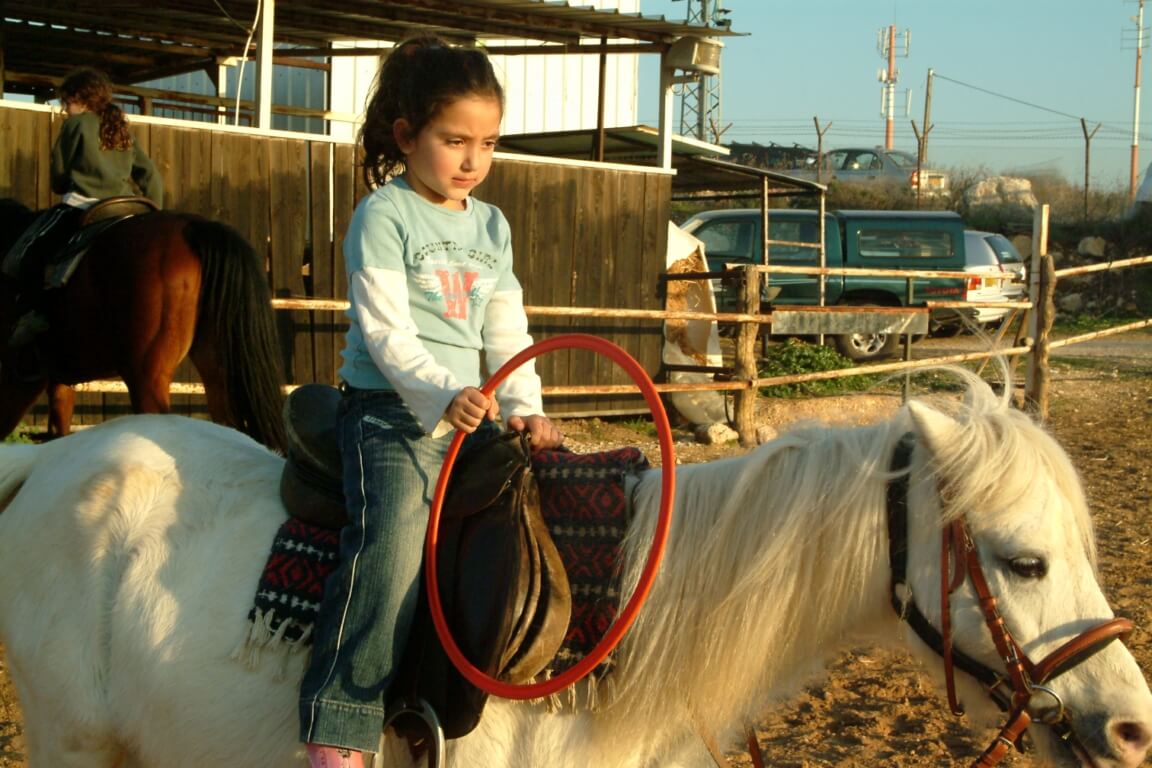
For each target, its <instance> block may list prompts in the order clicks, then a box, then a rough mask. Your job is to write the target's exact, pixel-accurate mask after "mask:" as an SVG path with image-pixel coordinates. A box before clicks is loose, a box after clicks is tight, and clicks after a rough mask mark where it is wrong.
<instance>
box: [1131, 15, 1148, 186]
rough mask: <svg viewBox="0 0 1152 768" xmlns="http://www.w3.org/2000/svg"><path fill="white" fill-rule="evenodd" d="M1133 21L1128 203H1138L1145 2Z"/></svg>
mask: <svg viewBox="0 0 1152 768" xmlns="http://www.w3.org/2000/svg"><path fill="white" fill-rule="evenodd" d="M1138 3H1139V8H1138V10H1137V11H1136V16H1135V18H1133V19H1132V20H1133V21H1135V22H1136V80H1135V90H1134V92H1133V95H1132V158H1131V162H1130V163H1129V165H1130V167H1129V170H1128V202H1129V203H1134V202H1136V185H1137V184H1138V183H1139V182H1138V179H1139V177H1140V59H1141V52H1142V51H1143V49H1144V0H1138Z"/></svg>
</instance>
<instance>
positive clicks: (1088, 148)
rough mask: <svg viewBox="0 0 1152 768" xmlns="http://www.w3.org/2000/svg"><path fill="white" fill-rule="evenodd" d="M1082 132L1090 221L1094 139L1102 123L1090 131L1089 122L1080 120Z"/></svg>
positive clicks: (1085, 217) (1086, 207) (1086, 197)
mask: <svg viewBox="0 0 1152 768" xmlns="http://www.w3.org/2000/svg"><path fill="white" fill-rule="evenodd" d="M1080 130H1081V131H1083V132H1084V221H1088V179H1089V178H1090V173H1089V171H1090V170H1091V168H1092V137H1093V136H1095V135H1096V131H1098V130H1100V123H1096V127H1095V128H1093V129H1092V130H1091V131H1089V130H1088V121H1086V120H1085V119H1084V118H1080Z"/></svg>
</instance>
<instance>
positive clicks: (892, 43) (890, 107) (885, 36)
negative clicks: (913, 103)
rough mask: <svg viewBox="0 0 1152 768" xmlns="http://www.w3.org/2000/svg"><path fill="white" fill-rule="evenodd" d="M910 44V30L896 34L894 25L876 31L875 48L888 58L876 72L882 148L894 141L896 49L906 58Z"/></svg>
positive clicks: (889, 146) (898, 73)
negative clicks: (882, 129) (882, 126)
mask: <svg viewBox="0 0 1152 768" xmlns="http://www.w3.org/2000/svg"><path fill="white" fill-rule="evenodd" d="M911 45H912V32H911V31H910V30H907V29H905V30H904V32H903V33H901V34H899V35H897V34H896V25H895V24H892V25H891V26H889V27H888V28H887V29H881V30H879V31H878V32H877V33H876V50H878V51H879V52H880V56H881V58H884V59H887V60H888V68H887V69H881V70H880V71H879V72H878V73H877V74H876V79H877V80H879V81H880V83H881V86H880V114H881V115H883V116H884V118H885V120H884V148H885V149H893V148H895V141H896V80H897V79H898V78H899V77H900V71H899V70H898V69H896V54H897V49H898V48H899V49H902V51H901V52H900V55H901V56H904V57H905V58H907V56H908V49H909V48H910V47H911Z"/></svg>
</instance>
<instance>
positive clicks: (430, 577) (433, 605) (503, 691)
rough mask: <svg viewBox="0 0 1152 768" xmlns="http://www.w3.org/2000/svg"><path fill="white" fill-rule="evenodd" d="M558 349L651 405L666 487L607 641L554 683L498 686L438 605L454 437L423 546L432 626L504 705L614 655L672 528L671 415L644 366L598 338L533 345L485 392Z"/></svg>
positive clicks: (576, 676) (545, 691)
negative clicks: (599, 367) (582, 358)
mask: <svg viewBox="0 0 1152 768" xmlns="http://www.w3.org/2000/svg"><path fill="white" fill-rule="evenodd" d="M557 349H585V350H589V351H592V352H597V353H599V354H602V355H604V356H605V357H609V358H611V359H612V360H613V361H614V362H615V363H616V364H617V365H619V366H620V367H621V368H623V369H624V371H625V372H626V373H627V374H628V375H629V376H630V377H631V378H632V381H633V382H635V384H636V386H638V387H639V388H640V391H641V393H642V394H643V395H644V400H645V401H646V402H647V403H648V409H649V410H650V411H651V412H652V418H653V421H654V422H655V424H656V433H657V435H658V436H659V438H660V462H661V465H662V469H663V471H662V481H663V482H662V485H661V488H660V513H659V514H660V517H659V520H658V521H657V524H656V531H655V534H654V536H653V538H652V545H651V546H650V547H649V549H648V561H647V562H646V563H645V565H644V571H643V572H642V573H641V574H640V580H639V582H638V583H637V584H636V590H635V591H634V592H633V593H632V597H631V598H630V599H629V600H628V604H627V605H625V606H624V609H623V610H622V611H621V612H620V615H619V616H617V617H616V620H615V621H614V622H613V623H612V626H611V627H609V628H608V631H607V632H606V633H604V637H602V638H601V639H600V642H599V643H597V644H596V646H595V647H594V648H593V649H592V650H591V651H589V652H588V655H587V656H585V657H584V658H583V659H581V660H580V661H578V662H577V663H576V664H574V665H572V666H571V667H570V668H568V669H567V670H565V671H564V672H562V673H560V674H559V675H557V676H556V677H553V678H551V679H549V680H544V681H542V682H539V683H528V684H525V685H513V684H512V683H505V682H503V681H501V680H497V679H496V678H494V677H491V676H489V675H487V674H485V673H484V672H483V671H481V670H480V669H477V668H476V667H475V666H474V665H473V664H472V662H470V661H468V659H467V658H466V657H465V656H464V654H463V652H461V650H460V647H459V646H458V645H456V641H455V640H454V639H453V637H452V632H451V630H450V629H449V628H448V622H447V620H446V619H445V618H444V607H443V605H442V604H441V602H440V583H439V580H438V577H437V575H436V567H435V563H436V545H437V543H438V538H437V536H438V531H439V528H440V511H441V508H442V507H443V504H444V495H445V492H446V491H447V488H448V478H449V477H450V476H451V474H452V466H453V464H455V462H456V455H457V454H458V453H459V452H460V444H461V443H462V442H463V440H464V433H463V432H460V431H457V432H456V436H455V437H454V438H453V439H452V444H451V445H450V446H449V448H448V454H447V456H446V457H445V458H444V466H443V467H442V468H441V470H440V477H439V478H438V479H437V481H436V492H435V494H434V495H433V497H432V509H431V511H430V514H429V519H428V535H427V537H426V538H425V540H424V562H425V564H426V565H425V568H424V576H425V583H426V586H427V589H428V605H429V608H430V609H431V611H432V623H433V624H434V625H435V627H436V634H437V635H438V636H439V637H440V642H441V644H443V646H444V650H445V652H446V653H447V654H448V658H449V659H451V660H452V663H453V664H454V665H455V666H456V668H457V669H458V670H460V674H462V675H463V676H464V677H465V678H466V679H467V680H468V681H469V682H471V683H472V684H473V685H475V686H476V687H478V688H480V689H481V690H483V691H486V692H488V693H490V694H492V695H494V696H501V697H503V698H506V699H533V698H539V697H541V696H549V695H551V694H553V693H556V692H557V691H561V690H563V689H565V688H567V687H568V686H569V685H572V684H573V683H575V682H578V681H579V680H580V679H581V678H583V677H584V676H585V675H587V674H588V673H589V672H591V671H592V670H593V669H595V668H596V666H597V665H598V664H599V663H600V662H601V661H603V660H604V659H605V657H607V656H608V654H609V653H611V652H612V650H613V649H614V648H615V647H616V645H617V644H618V643H619V642H620V640H621V639H623V637H624V633H626V632H627V631H628V629H629V628H630V627H631V626H632V623H633V622H634V621H635V620H636V616H637V615H638V614H639V613H640V608H641V607H642V606H643V605H644V601H645V600H647V599H648V592H649V591H650V590H651V589H652V584H653V582H654V581H655V580H656V572H657V570H658V569H659V567H660V562H661V560H663V558H664V546H665V544H666V543H667V541H668V531H669V528H670V526H671V523H672V502H673V500H674V499H675V495H676V455H675V453H674V451H673V447H672V428H671V426H670V425H669V423H668V415H667V413H665V411H664V404H663V403H662V402H661V401H660V396H659V393H657V391H656V387H655V385H654V384H653V383H652V379H651V378H649V377H648V373H647V372H646V371H645V370H644V369H643V368H641V367H640V364H639V363H637V362H636V360H635V359H633V358H632V356H631V355H629V354H628V353H627V352H625V351H624V350H623V349H621V348H620V347H619V346H617V345H616V344H613V343H612V342H610V341H608V340H606V339H602V338H600V337H599V336H592V335H591V334H586V333H570V334H562V335H560V336H554V337H552V338H550V339H545V340H544V341H540V342H537V343H536V344H533V345H532V346H530V347H528V348H527V349H525V350H524V351H522V352H521V353H520V354H518V355H516V356H515V357H513V358H512V359H511V360H509V361H508V362H507V363H505V364H504V365H503V366H501V367H500V370H498V371H497V372H496V373H495V375H493V376H492V378H490V379H489V380H488V381H487V382H486V383H485V384H484V387H483V388H482V390H481V391H483V392H484V394H485V395H488V396H489V397H491V395H492V393H493V392H494V391H495V390H496V386H497V385H498V384H500V382H502V381H504V379H506V378H507V377H508V375H509V374H510V373H511V372H512V371H514V370H516V369H517V368H519V367H520V366H521V365H523V364H524V363H526V362H527V361H529V360H531V359H533V358H535V357H539V356H540V355H542V354H544V353H546V352H552V351H554V350H557Z"/></svg>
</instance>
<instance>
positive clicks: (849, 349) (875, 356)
mask: <svg viewBox="0 0 1152 768" xmlns="http://www.w3.org/2000/svg"><path fill="white" fill-rule="evenodd" d="M834 340H835V343H836V351H837V352H839V353H840V354H842V355H844V357H846V358H848V359H849V360H852V361H854V362H858V363H862V362H865V361H868V360H883V359H884V358H887V357H892V356H893V355H895V354H896V347H897V346H898V345H899V343H900V334H898V333H845V334H841V335H839V336H836V337H835V339H834Z"/></svg>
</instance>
